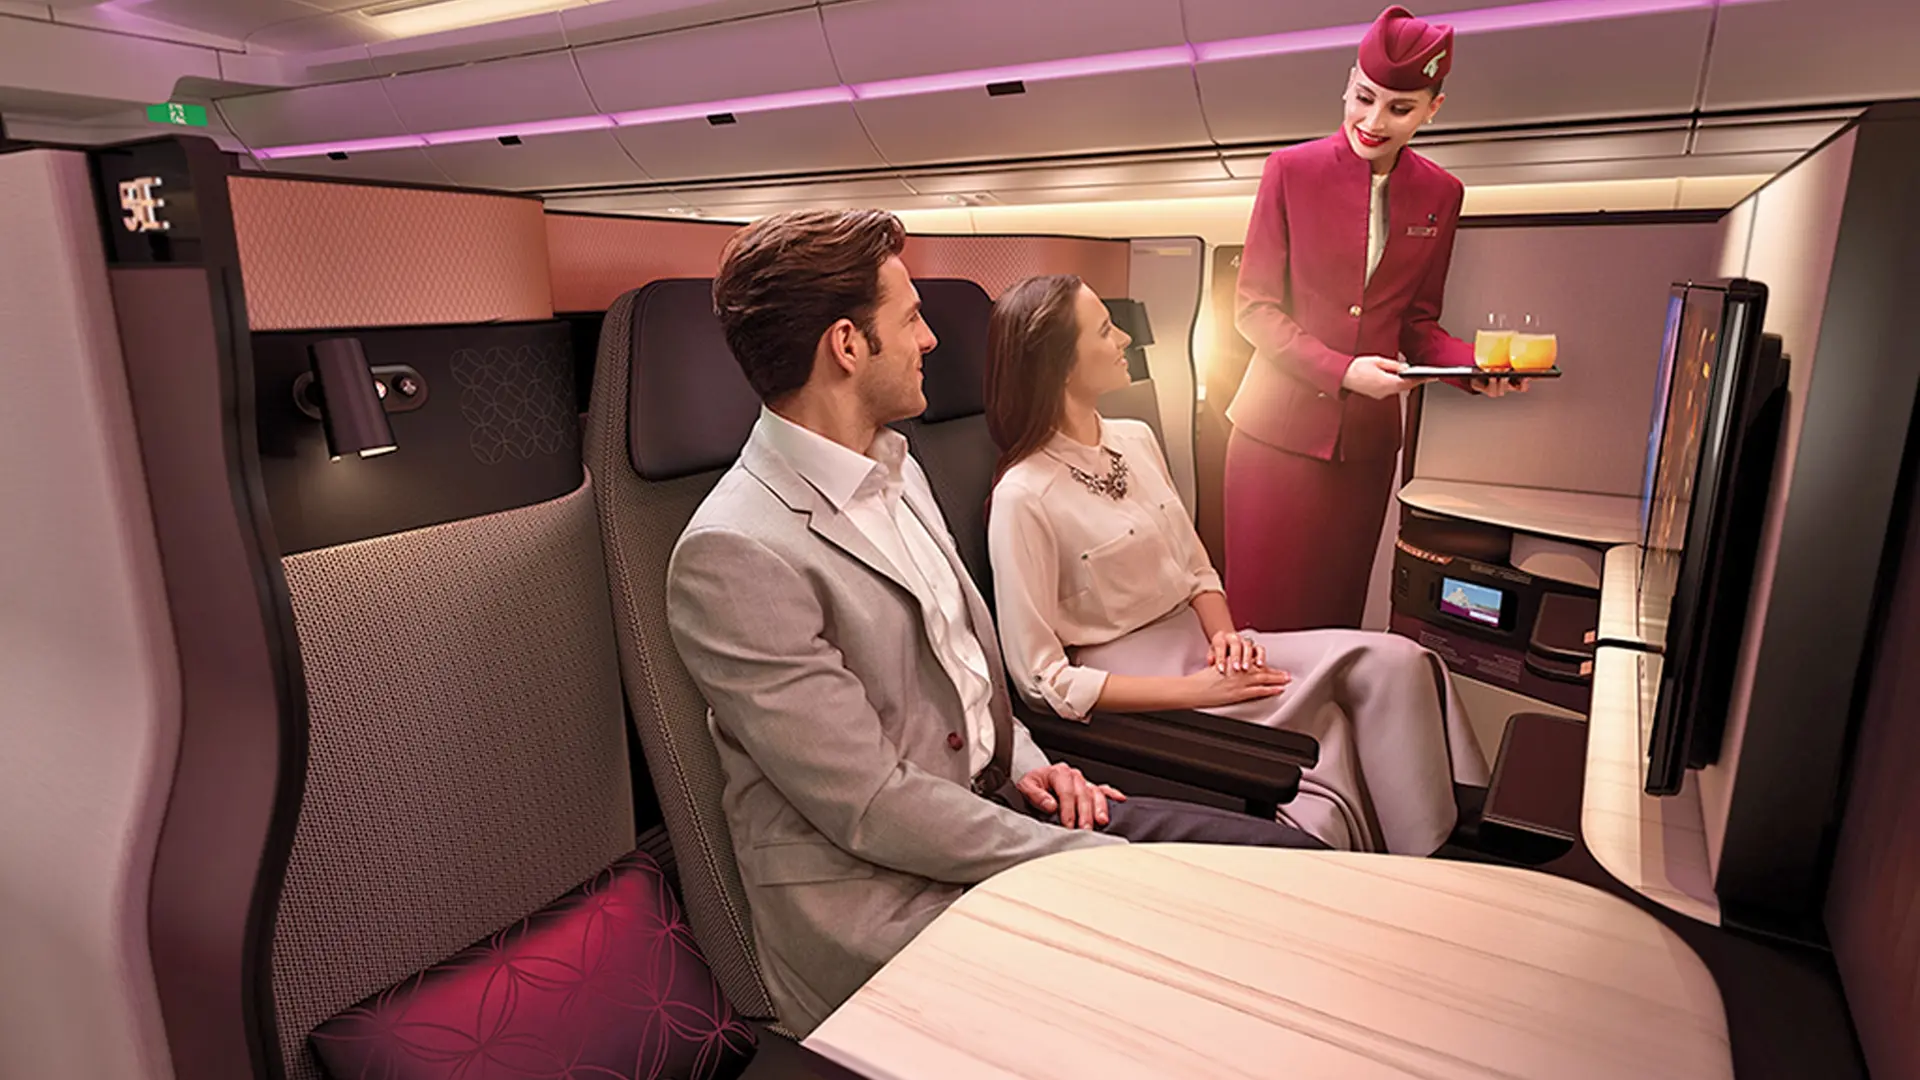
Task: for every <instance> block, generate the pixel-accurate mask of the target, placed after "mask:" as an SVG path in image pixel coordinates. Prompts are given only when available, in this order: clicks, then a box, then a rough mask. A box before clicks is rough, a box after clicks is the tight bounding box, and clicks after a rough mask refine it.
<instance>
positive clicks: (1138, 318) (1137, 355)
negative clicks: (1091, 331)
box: [1106, 299, 1153, 382]
mask: <svg viewBox="0 0 1920 1080" xmlns="http://www.w3.org/2000/svg"><path fill="white" fill-rule="evenodd" d="M1106 305H1107V316H1108V317H1109V318H1111V319H1112V320H1113V325H1115V326H1117V327H1119V328H1120V329H1122V330H1124V331H1126V334H1127V336H1128V337H1130V338H1132V339H1133V344H1131V345H1129V346H1127V372H1128V374H1130V375H1132V376H1133V381H1134V382H1139V381H1140V380H1141V379H1144V378H1146V377H1147V376H1148V371H1147V346H1149V345H1151V344H1153V324H1152V323H1151V322H1149V321H1148V320H1147V305H1145V304H1143V303H1141V302H1140V301H1138V300H1127V299H1113V300H1108V301H1106Z"/></svg>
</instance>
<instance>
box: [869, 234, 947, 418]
mask: <svg viewBox="0 0 1920 1080" xmlns="http://www.w3.org/2000/svg"><path fill="white" fill-rule="evenodd" d="M939 343H940V342H939V339H937V338H935V337H934V336H933V330H932V329H931V328H930V327H928V326H927V321H926V320H925V319H924V318H922V317H921V314H920V293H919V291H918V290H916V289H915V288H914V287H913V278H912V277H910V276H909V275H908V274H907V265H906V264H905V263H903V262H901V261H900V259H899V257H897V256H896V257H893V258H890V259H888V260H887V261H886V262H885V263H883V264H882V265H881V267H880V303H879V304H878V305H877V306H876V307H875V309H874V312H873V340H872V342H871V343H870V344H873V345H877V346H879V351H877V352H875V353H873V354H872V355H871V356H869V357H868V358H867V361H866V362H865V363H864V364H862V365H861V366H860V368H859V371H858V372H857V374H856V376H855V379H856V385H857V386H858V387H859V391H860V399H861V400H862V401H863V402H865V403H866V405H867V409H868V412H869V413H870V414H871V416H872V418H873V421H874V423H875V424H876V425H879V424H891V423H893V422H894V421H896V420H906V419H908V418H910V417H915V416H919V415H920V414H921V413H923V412H926V411H927V395H926V392H925V390H924V389H923V388H922V386H921V383H922V375H921V366H920V358H921V357H923V356H925V355H926V354H927V353H930V352H932V351H933V348H934V346H936V345H938V344H939Z"/></svg>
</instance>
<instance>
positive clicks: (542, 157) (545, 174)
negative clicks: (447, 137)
mask: <svg viewBox="0 0 1920 1080" xmlns="http://www.w3.org/2000/svg"><path fill="white" fill-rule="evenodd" d="M426 155H427V157H428V158H429V159H430V160H431V161H432V162H433V163H434V164H435V165H437V166H438V167H439V168H440V170H441V171H442V172H444V173H446V175H447V178H448V179H449V180H451V181H452V182H453V183H455V184H459V185H461V186H463V187H479V188H496V189H500V190H504V191H540V190H547V189H552V188H568V187H590V186H594V185H603V184H633V183H643V182H645V181H646V180H647V179H648V176H647V174H646V173H644V172H642V171H641V170H640V167H639V166H638V165H635V164H634V162H633V158H632V157H630V156H628V154H627V152H626V151H625V150H623V149H621V148H620V142H619V140H617V139H615V138H614V134H613V132H611V131H576V132H569V133H567V134H564V135H529V136H526V137H525V138H523V139H522V140H521V142H520V143H519V144H517V145H502V144H501V143H500V141H499V140H498V139H486V140H482V141H478V142H463V143H456V144H452V145H446V146H430V147H428V148H427V150H426Z"/></svg>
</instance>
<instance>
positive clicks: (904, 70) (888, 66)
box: [820, 0, 1186, 84]
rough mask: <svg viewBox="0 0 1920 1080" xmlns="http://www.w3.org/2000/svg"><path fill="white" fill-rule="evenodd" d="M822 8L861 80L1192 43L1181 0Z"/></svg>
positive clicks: (880, 1) (934, 1)
mask: <svg viewBox="0 0 1920 1080" xmlns="http://www.w3.org/2000/svg"><path fill="white" fill-rule="evenodd" d="M820 15H821V18H822V19H823V20H824V21H825V23H826V28H827V38H828V40H829V41H830V42H831V43H832V46H833V54H834V56H835V58H836V59H837V60H838V61H839V65H840V74H841V75H842V76H844V78H845V79H846V81H847V82H849V83H854V84H860V83H867V82H876V81H882V80H888V79H900V78H909V77H914V76H926V75H939V74H946V73H951V72H958V71H970V70H976V69H981V68H999V67H1006V66H1010V65H1018V64H1027V63H1033V62H1037V61H1046V60H1060V59H1065V58H1069V57H1086V56H1098V55H1108V54H1114V53H1127V52H1135V51H1139V50H1143V49H1153V48H1164V47H1168V46H1179V45H1183V44H1185V42H1186V32H1185V29H1184V27H1183V26H1182V25H1181V20H1180V5H1179V2H1178V0H967V2H965V3H955V2H954V0H847V2H846V3H838V4H829V5H826V6H824V7H822V8H821V9H820Z"/></svg>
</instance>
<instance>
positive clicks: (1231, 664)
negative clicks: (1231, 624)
mask: <svg viewBox="0 0 1920 1080" xmlns="http://www.w3.org/2000/svg"><path fill="white" fill-rule="evenodd" d="M1207 666H1208V667H1210V668H1213V669H1214V670H1215V671H1218V672H1219V673H1220V674H1222V675H1229V674H1232V673H1233V672H1236V671H1250V670H1252V669H1254V668H1263V667H1266V666H1267V647H1266V646H1264V645H1261V644H1259V643H1257V642H1255V641H1254V640H1252V639H1251V638H1248V637H1245V636H1243V635H1240V634H1237V633H1235V632H1233V631H1232V630H1222V631H1220V632H1218V633H1216V634H1214V635H1213V638H1212V640H1210V641H1208V642H1207Z"/></svg>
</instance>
